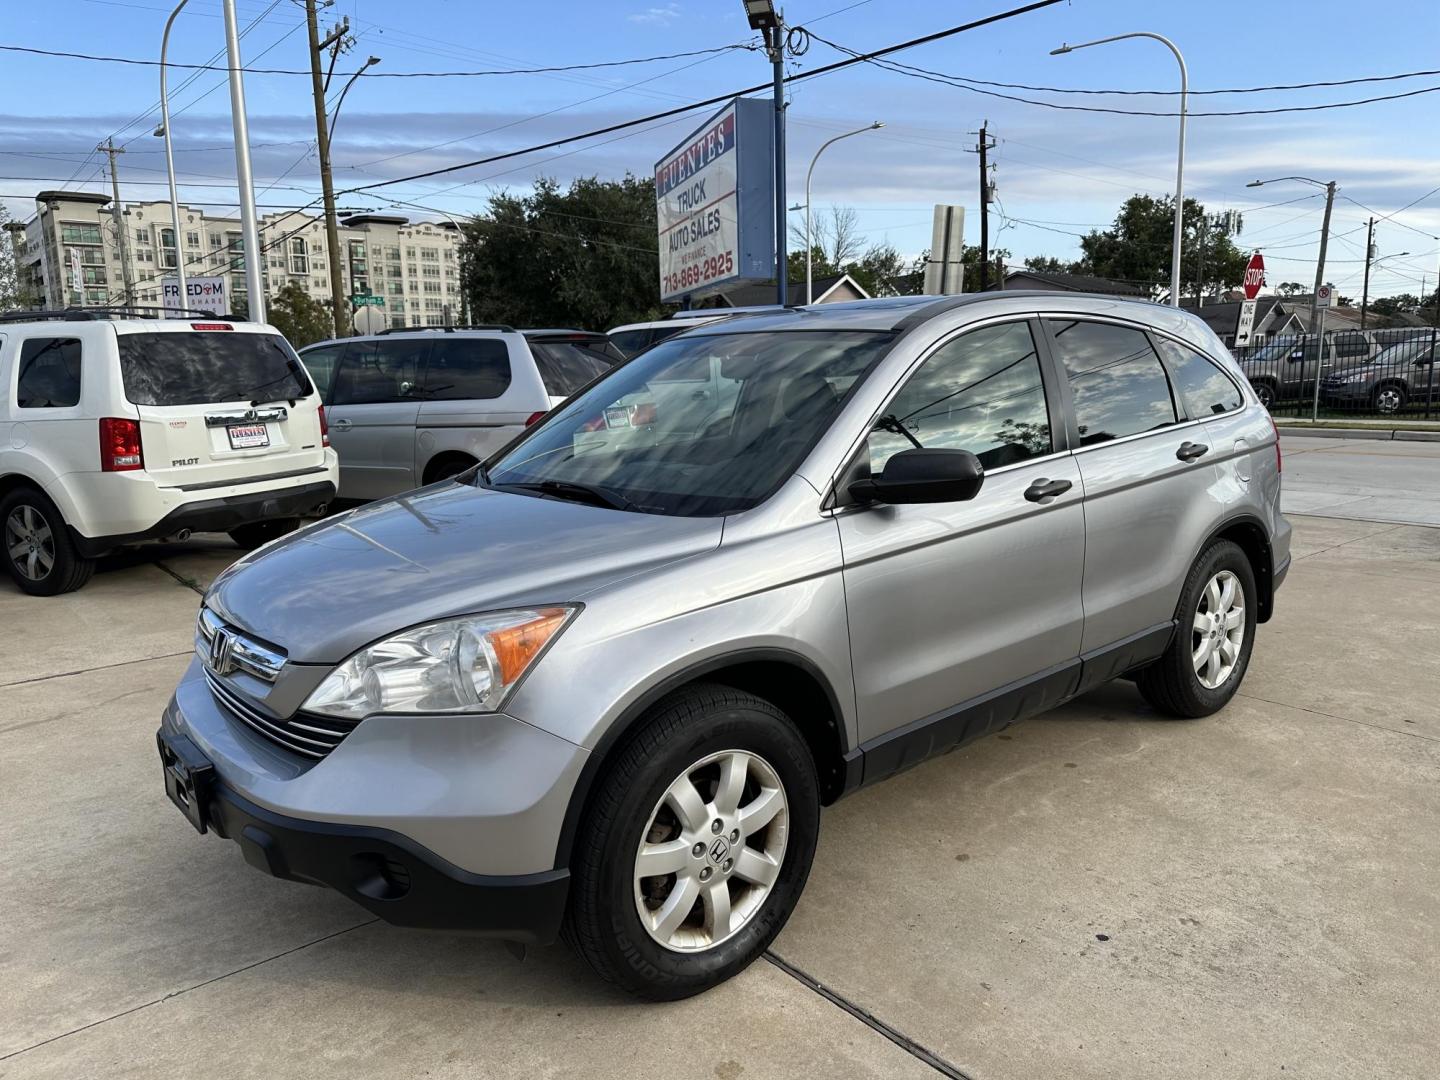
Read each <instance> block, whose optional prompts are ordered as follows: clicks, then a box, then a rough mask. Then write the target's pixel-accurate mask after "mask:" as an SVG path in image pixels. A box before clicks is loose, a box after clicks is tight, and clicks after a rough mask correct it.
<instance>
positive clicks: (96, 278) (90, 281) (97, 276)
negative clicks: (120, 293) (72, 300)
mask: <svg viewBox="0 0 1440 1080" xmlns="http://www.w3.org/2000/svg"><path fill="white" fill-rule="evenodd" d="M81 273H82V274H83V275H84V279H85V284H86V285H104V284H105V283H106V278H105V267H103V266H86V267H82V268H81Z"/></svg>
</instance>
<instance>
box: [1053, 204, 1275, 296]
mask: <svg viewBox="0 0 1440 1080" xmlns="http://www.w3.org/2000/svg"><path fill="white" fill-rule="evenodd" d="M1174 223H1175V200H1174V199H1173V198H1165V199H1156V198H1152V197H1151V196H1149V195H1134V196H1131V197H1130V198H1129V199H1127V200H1125V204H1124V205H1123V206H1121V207H1120V212H1119V213H1118V214H1116V215H1115V224H1114V225H1113V226H1111V227H1110V228H1109V229H1106V230H1104V231H1103V232H1102V231H1093V232H1091V233H1090V234H1089V235H1088V236H1084V237H1081V239H1080V250H1081V252H1082V255H1081V258H1080V261H1079V263H1078V265H1077V272H1079V273H1084V274H1092V275H1094V276H1096V277H1103V278H1111V279H1113V280H1116V281H1127V282H1131V283H1134V284H1138V285H1144V286H1148V287H1149V288H1150V290H1151V295H1152V296H1154V297H1155V298H1156V299H1159V298H1160V297H1161V296H1163V295H1167V294H1168V293H1169V288H1170V257H1171V252H1172V250H1173V243H1172V241H1173V236H1174ZM1181 225H1182V239H1181V248H1182V257H1181V261H1180V292H1181V295H1182V296H1183V295H1186V294H1190V295H1197V294H1198V293H1199V292H1202V291H1203V292H1215V291H1220V290H1223V289H1227V288H1232V287H1234V286H1236V285H1239V284H1240V283H1241V282H1242V281H1243V280H1244V277H1245V264H1246V263H1247V262H1248V261H1249V259H1248V257H1247V256H1246V255H1245V253H1243V252H1242V251H1240V249H1239V248H1237V247H1236V246H1235V244H1234V243H1233V242H1232V241H1231V240H1230V238H1229V237H1228V236H1226V235H1224V234H1223V233H1222V232H1221V231H1220V230H1219V229H1217V228H1215V227H1214V226H1213V225H1211V224H1210V222H1209V219H1208V218H1207V216H1206V214H1205V207H1204V206H1202V205H1201V204H1200V203H1198V202H1196V201H1195V200H1194V199H1186V200H1185V212H1184V215H1183V218H1182V221H1181ZM1202 241H1203V245H1204V261H1203V266H1202V262H1201V258H1200V254H1201V251H1200V249H1201V244H1202Z"/></svg>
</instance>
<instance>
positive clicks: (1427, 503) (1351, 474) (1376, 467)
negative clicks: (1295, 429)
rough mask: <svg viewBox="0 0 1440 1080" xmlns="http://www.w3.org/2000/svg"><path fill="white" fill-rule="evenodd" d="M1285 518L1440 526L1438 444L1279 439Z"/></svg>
mask: <svg viewBox="0 0 1440 1080" xmlns="http://www.w3.org/2000/svg"><path fill="white" fill-rule="evenodd" d="M1281 446H1282V447H1283V449H1284V452H1285V487H1284V497H1283V506H1284V509H1285V512H1286V513H1287V514H1315V515H1319V516H1323V517H1331V518H1348V519H1350V520H1353V521H1387V522H1393V523H1396V524H1408V525H1440V443H1425V442H1391V441H1383V442H1382V441H1374V440H1361V439H1327V438H1315V437H1293V436H1288V435H1287V436H1282V437H1281Z"/></svg>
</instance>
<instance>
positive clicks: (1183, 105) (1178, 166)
mask: <svg viewBox="0 0 1440 1080" xmlns="http://www.w3.org/2000/svg"><path fill="white" fill-rule="evenodd" d="M1127 38H1151V39H1152V40H1154V41H1158V42H1160V44H1162V45H1164V46H1165V47H1166V48H1167V49H1169V50H1170V51H1171V52H1172V53H1174V55H1175V62H1176V63H1177V64H1179V65H1180V147H1179V152H1178V153H1177V155H1176V159H1175V235H1174V240H1173V242H1172V245H1171V251H1170V305H1171V306H1172V307H1179V306H1180V241H1181V237H1182V236H1183V234H1184V228H1185V116H1186V113H1187V112H1188V111H1189V100H1190V73H1189V71H1188V70H1187V69H1186V67H1185V57H1183V56H1181V55H1180V50H1179V49H1177V48H1176V47H1175V43H1174V42H1173V41H1171V40H1170V39H1169V38H1167V37H1165V36H1164V35H1162V34H1152V33H1151V32H1150V31H1148V30H1137V31H1136V32H1135V33H1133V34H1116V35H1115V36H1114V37H1107V38H1100V39H1099V40H1097V41H1086V42H1084V43H1083V44H1080V45H1061V46H1060V48H1058V49H1051V50H1050V55H1051V56H1059V55H1061V54H1063V53H1070V52H1074V51H1075V50H1076V49H1088V48H1090V47H1091V46H1092V45H1105V44H1107V43H1109V42H1112V41H1124V40H1126V39H1127Z"/></svg>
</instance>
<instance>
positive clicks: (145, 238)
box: [135, 225, 150, 244]
mask: <svg viewBox="0 0 1440 1080" xmlns="http://www.w3.org/2000/svg"><path fill="white" fill-rule="evenodd" d="M135 242H136V243H137V244H148V243H150V227H149V226H148V225H141V226H140V228H138V229H136V230H135Z"/></svg>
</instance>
